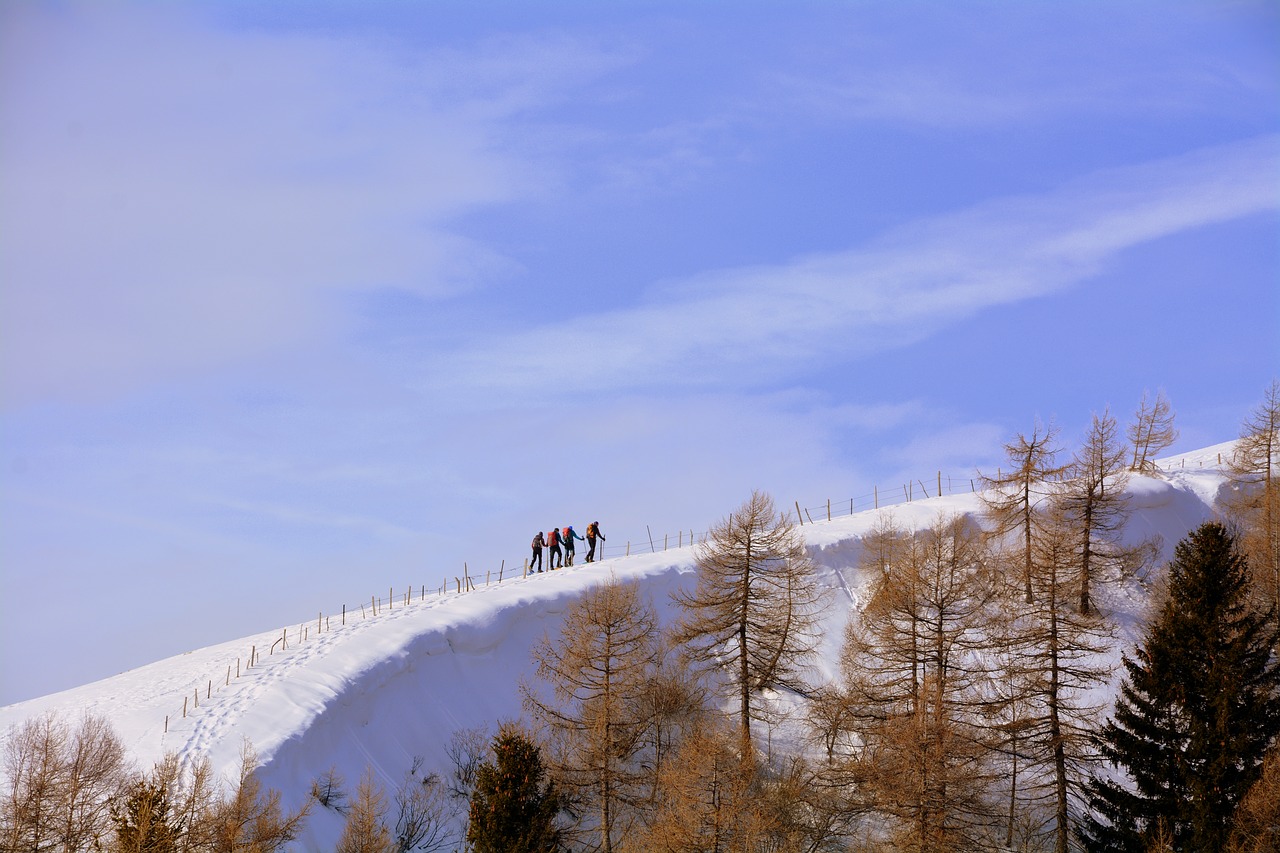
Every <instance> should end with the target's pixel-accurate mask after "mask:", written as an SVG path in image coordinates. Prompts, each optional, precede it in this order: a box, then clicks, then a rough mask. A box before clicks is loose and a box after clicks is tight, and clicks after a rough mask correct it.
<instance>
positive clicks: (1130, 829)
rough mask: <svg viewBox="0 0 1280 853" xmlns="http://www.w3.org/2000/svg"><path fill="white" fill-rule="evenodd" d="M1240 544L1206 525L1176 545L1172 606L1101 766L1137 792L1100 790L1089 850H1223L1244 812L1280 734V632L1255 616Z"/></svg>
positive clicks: (1133, 672)
mask: <svg viewBox="0 0 1280 853" xmlns="http://www.w3.org/2000/svg"><path fill="white" fill-rule="evenodd" d="M1249 583H1250V580H1249V571H1248V565H1247V563H1246V562H1245V560H1244V558H1243V557H1242V556H1241V554H1240V552H1239V550H1238V549H1237V547H1236V542H1235V539H1234V537H1233V536H1232V535H1231V534H1230V533H1229V532H1228V530H1227V529H1226V528H1225V527H1223V526H1222V525H1221V524H1218V523H1212V522H1211V523H1207V524H1204V525H1202V526H1201V527H1200V528H1199V529H1197V530H1195V531H1193V532H1192V533H1191V534H1189V535H1188V537H1187V538H1186V539H1184V540H1183V541H1181V542H1179V543H1178V546H1177V549H1176V550H1175V552H1174V560H1173V563H1172V564H1171V566H1170V577H1169V589H1168V598H1167V600H1166V601H1165V603H1164V605H1163V607H1162V608H1161V610H1160V613H1159V615H1158V617H1157V618H1156V621H1155V622H1154V624H1152V625H1151V626H1150V627H1149V628H1148V630H1147V634H1146V637H1145V640H1144V642H1143V644H1142V646H1141V647H1140V648H1139V649H1138V650H1137V652H1136V655H1135V657H1134V658H1133V659H1129V658H1128V657H1126V658H1125V660H1124V665H1125V669H1126V670H1127V673H1128V675H1127V678H1126V680H1125V683H1124V684H1123V685H1122V686H1121V694H1120V698H1119V699H1118V700H1117V703H1116V710H1115V714H1114V715H1113V716H1112V718H1111V720H1110V721H1108V722H1107V723H1106V725H1105V726H1104V727H1103V729H1102V731H1101V732H1100V733H1099V738H1098V740H1099V746H1100V748H1101V750H1102V753H1103V755H1104V756H1105V757H1106V758H1107V759H1108V760H1109V761H1110V762H1111V764H1112V765H1114V766H1115V767H1116V768H1118V769H1120V770H1122V771H1123V772H1124V774H1125V775H1127V776H1128V777H1129V780H1130V781H1131V784H1124V783H1123V782H1121V781H1116V780H1112V779H1108V778H1100V777H1099V778H1095V779H1093V780H1092V782H1091V783H1090V786H1089V788H1090V795H1091V796H1090V805H1091V807H1092V809H1091V811H1092V813H1091V814H1089V815H1087V816H1086V818H1085V821H1084V829H1083V832H1082V835H1083V838H1084V841H1085V843H1086V847H1087V848H1088V849H1089V850H1090V851H1132V853H1143V851H1146V850H1149V849H1152V848H1151V844H1152V842H1154V841H1157V840H1160V841H1161V842H1162V843H1164V844H1166V845H1167V846H1168V847H1169V848H1170V849H1172V850H1175V851H1194V853H1214V851H1220V850H1223V849H1225V847H1226V843H1227V840H1228V835H1229V832H1230V830H1231V825H1232V818H1233V815H1234V813H1235V810H1236V807H1237V806H1238V805H1239V804H1240V801H1241V799H1242V798H1243V797H1244V795H1245V793H1246V792H1247V791H1248V790H1249V787H1250V786H1251V785H1252V784H1253V782H1254V781H1255V779H1257V777H1258V775H1259V772H1260V765H1261V762H1262V760H1263V756H1264V754H1265V753H1266V751H1267V748H1268V746H1269V745H1271V744H1272V743H1273V742H1274V741H1275V739H1276V737H1277V735H1278V734H1280V661H1277V659H1276V648H1277V642H1278V641H1280V632H1278V631H1277V629H1276V627H1275V623H1274V622H1273V621H1272V620H1270V618H1269V617H1268V616H1267V615H1265V614H1261V613H1259V612H1257V611H1256V610H1255V609H1253V608H1252V606H1251V605H1250V603H1249V601H1250V590H1249Z"/></svg>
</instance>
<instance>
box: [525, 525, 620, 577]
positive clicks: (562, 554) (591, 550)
mask: <svg viewBox="0 0 1280 853" xmlns="http://www.w3.org/2000/svg"><path fill="white" fill-rule="evenodd" d="M597 539H599V540H600V541H601V542H603V541H604V534H603V533H601V532H600V522H598V521H593V522H591V523H590V524H588V525H587V535H586V536H582V535H581V534H579V533H578V531H576V530H574V529H573V525H572V524H570V525H569V526H568V527H565V528H559V527H553V528H551V530H549V531H548V532H547V535H546V537H545V538H543V535H542V531H541V530H539V531H538V533H537V534H536V535H535V536H534V537H533V556H532V557H530V558H529V571H530V572H533V571H535V568H534V567H535V566H536V567H537V568H536V571H538V572H541V571H542V549H543V548H546V549H547V550H548V551H550V552H551V553H550V556H549V557H548V558H547V568H548V569H560V568H564V567H565V566H572V565H573V557H574V550H575V549H574V541H575V540H576V541H578V542H584V541H585V542H586V543H587V562H588V563H590V562H592V561H594V560H595V558H596V540H597ZM600 553H601V554H602V555H603V554H604V546H601V548H600Z"/></svg>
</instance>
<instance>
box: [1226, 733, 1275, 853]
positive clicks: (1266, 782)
mask: <svg viewBox="0 0 1280 853" xmlns="http://www.w3.org/2000/svg"><path fill="white" fill-rule="evenodd" d="M1228 850H1229V851H1230V853H1280V743H1277V744H1274V745H1272V747H1271V750H1270V751H1269V752H1268V753H1267V757H1266V760H1265V761H1263V764H1262V775H1261V776H1260V777H1259V778H1258V781H1257V782H1254V783H1253V787H1252V788H1250V789H1249V793H1248V794H1246V795H1245V798H1244V799H1243V800H1242V801H1241V802H1240V807H1239V808H1238V809H1236V815H1235V826H1234V828H1233V830H1232V833H1231V841H1230V843H1229V845H1228Z"/></svg>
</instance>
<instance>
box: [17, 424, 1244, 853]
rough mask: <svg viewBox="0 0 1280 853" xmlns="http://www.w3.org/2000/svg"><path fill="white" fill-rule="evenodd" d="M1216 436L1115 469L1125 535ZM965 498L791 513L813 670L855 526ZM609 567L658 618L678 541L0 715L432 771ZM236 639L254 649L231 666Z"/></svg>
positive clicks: (298, 788)
mask: <svg viewBox="0 0 1280 853" xmlns="http://www.w3.org/2000/svg"><path fill="white" fill-rule="evenodd" d="M1229 448H1230V445H1220V446H1217V447H1211V448H1208V449H1206V450H1203V451H1200V452H1198V453H1194V454H1186V455H1185V456H1178V457H1175V458H1172V459H1166V460H1162V463H1161V467H1162V469H1163V470H1164V473H1163V474H1162V475H1161V476H1159V477H1137V476H1135V477H1132V478H1131V479H1130V482H1129V493H1130V496H1131V497H1130V507H1131V510H1132V515H1131V518H1130V522H1129V526H1128V529H1127V535H1128V537H1129V538H1130V539H1132V540H1137V539H1141V538H1144V537H1150V536H1152V535H1156V536H1159V537H1160V538H1161V539H1162V540H1163V543H1164V545H1163V547H1164V555H1163V556H1164V558H1166V559H1167V557H1168V556H1169V554H1170V553H1171V551H1172V548H1173V545H1174V544H1175V543H1176V542H1177V540H1178V539H1180V538H1181V537H1182V536H1183V535H1185V533H1186V532H1187V531H1188V530H1190V529H1192V528H1193V527H1195V526H1196V525H1198V524H1199V523H1201V522H1202V521H1204V520H1205V519H1207V518H1209V517H1211V516H1212V515H1213V503H1214V500H1215V498H1216V496H1217V493H1218V490H1219V488H1220V487H1221V485H1222V483H1223V477H1222V474H1221V472H1220V471H1219V470H1218V465H1217V460H1218V458H1219V454H1221V457H1222V458H1225V457H1226V453H1227V450H1229ZM979 509H980V503H979V500H978V496H977V495H972V494H966V495H951V496H946V497H936V498H931V499H925V500H916V501H913V502H911V503H907V504H899V505H897V506H894V507H891V508H885V509H881V510H878V511H868V512H861V513H857V514H854V515H850V516H845V517H842V518H837V519H834V520H832V521H821V522H817V523H808V524H805V525H804V527H803V528H802V532H803V535H804V537H805V540H806V542H807V543H808V545H809V546H810V549H811V551H812V553H813V555H814V557H815V559H816V560H817V561H818V563H819V564H820V565H821V566H822V577H823V582H824V583H826V584H828V585H829V586H830V587H831V588H832V595H831V598H830V601H831V605H830V607H829V609H828V613H827V617H826V618H827V626H826V630H825V632H824V636H825V644H824V647H823V660H822V661H821V662H820V663H819V665H818V667H817V670H818V671H817V675H818V676H819V677H823V676H829V675H831V674H832V673H833V672H834V669H835V661H836V655H837V652H838V649H839V643H840V638H841V636H842V633H843V627H844V624H845V622H846V621H847V619H848V618H849V614H850V612H851V611H852V610H854V609H856V607H857V602H858V600H859V598H860V589H861V588H862V586H863V585H864V579H863V578H862V577H861V576H860V573H859V572H858V571H857V569H856V566H857V565H858V561H859V557H860V555H861V550H862V546H861V539H862V537H863V536H864V535H865V534H866V532H867V531H868V530H870V529H871V528H872V526H873V525H875V524H876V522H877V521H878V519H879V518H880V517H881V515H883V514H891V515H892V516H893V518H894V519H895V520H896V521H897V522H898V523H899V524H900V525H901V526H903V527H907V528H913V527H920V526H924V525H927V524H930V523H931V522H932V521H933V520H934V519H935V518H936V517H937V515H938V514H939V513H948V514H970V513H977V512H978V511H979ZM610 575H612V576H616V577H618V578H622V579H633V580H636V581H638V582H639V583H640V584H641V587H642V590H643V592H644V594H646V595H647V596H649V597H651V598H652V600H653V602H654V604H655V605H656V606H657V608H658V609H659V612H660V613H661V614H663V616H664V618H667V617H669V616H670V615H671V607H670V604H669V598H670V593H671V591H672V590H674V589H675V588H677V587H680V586H682V585H691V584H692V582H693V549H692V548H688V547H685V548H675V549H671V550H668V551H664V552H660V553H657V554H644V555H635V556H630V557H623V558H615V559H610V560H605V561H603V562H599V563H594V564H588V565H578V566H575V567H573V568H570V569H566V570H562V571H556V572H550V573H544V574H540V575H534V576H531V577H528V578H519V577H517V578H509V579H507V580H505V581H504V582H502V583H500V584H499V583H496V582H494V583H491V584H490V585H488V586H485V585H483V584H482V583H481V585H479V586H478V587H477V589H475V591H473V592H464V593H461V594H459V593H457V592H450V593H447V594H444V595H438V594H435V593H434V592H428V594H427V595H426V597H425V598H421V597H418V595H417V594H416V593H415V596H414V598H413V600H412V601H411V603H408V604H405V603H404V602H403V600H401V601H400V602H399V603H398V604H394V605H393V606H391V607H383V608H382V609H381V610H380V612H379V613H378V615H377V616H373V615H372V614H371V613H369V612H368V611H369V609H370V608H368V606H366V607H365V611H366V612H365V613H364V615H362V614H361V611H359V610H354V611H352V610H349V611H348V613H347V617H346V624H345V625H342V624H340V620H339V618H338V617H337V616H335V615H332V614H330V615H329V620H328V627H327V629H325V630H319V631H317V628H318V627H321V625H318V624H317V621H316V620H314V619H313V620H312V621H311V622H310V623H309V624H308V623H303V624H302V625H301V626H300V625H296V624H295V625H291V626H289V627H288V628H287V629H276V630H272V631H268V632H265V633H263V634H260V635H257V636H252V637H245V638H242V639H239V640H234V641H232V642H228V643H224V644H221V645H217V646H210V647H208V648H204V649H199V650H196V651H192V652H189V653H187V654H184V655H180V656H177V657H173V658H170V659H168V660H164V661H159V662H157V663H153V664H150V665H148V666H144V667H141V668H139V669H136V670H132V671H130V672H126V673H123V674H121V675H118V676H115V677H113V678H108V679H104V680H102V681H99V682H96V683H93V684H88V685H85V686H83V687H79V688H76V689H73V690H68V691H65V692H62V693H57V694H53V695H50V696H46V697H42V698H39V699H34V700H31V701H28V702H22V703H19V704H16V705H10V706H8V707H5V708H2V709H0V732H4V731H7V730H8V728H9V727H10V726H11V725H13V724H15V723H19V722H21V721H23V720H24V719H27V718H29V717H32V716H36V715H39V714H42V713H44V712H46V711H53V712H56V713H61V714H67V715H79V714H80V713H81V712H82V711H87V712H90V713H94V714H98V715H101V716H105V717H107V718H108V719H109V720H110V721H111V722H112V724H113V725H114V727H115V728H116V730H117V732H118V733H119V734H120V735H121V736H122V738H123V739H124V741H125V743H126V746H127V747H128V749H129V750H130V752H131V754H132V755H133V757H134V759H135V760H136V761H137V763H138V764H139V765H140V766H141V767H144V768H145V767H147V766H149V765H150V764H151V763H152V762H154V761H156V760H158V759H159V758H160V757H161V756H163V755H164V754H165V753H167V752H174V753H177V754H179V755H180V756H184V757H194V756H198V755H208V756H209V757H210V758H211V760H212V762H213V766H214V768H215V770H216V771H218V772H220V773H222V774H224V775H225V776H226V777H228V778H230V777H232V776H233V775H234V772H235V770H236V768H237V766H238V762H239V757H240V751H241V748H242V745H243V743H244V741H245V739H248V740H249V741H250V742H251V743H252V745H253V747H254V748H255V750H256V751H257V753H258V756H259V758H260V760H261V761H262V763H263V767H262V771H261V774H262V778H263V781H264V782H265V783H266V784H267V785H269V786H271V787H274V788H277V789H279V790H280V791H281V792H282V793H283V795H284V797H283V799H284V802H285V804H286V805H290V804H293V805H296V804H298V803H300V802H301V801H302V799H304V798H305V797H306V796H307V792H308V789H309V786H310V782H311V780H312V779H314V778H315V777H316V776H318V775H319V774H320V773H322V772H323V771H325V770H326V769H328V768H330V767H336V768H337V769H338V770H339V771H340V772H341V773H342V775H343V776H345V777H346V778H347V779H348V780H355V779H358V778H359V777H360V775H361V774H362V773H363V772H364V770H365V768H366V767H368V766H372V767H374V768H375V770H376V771H377V772H378V773H379V775H380V776H381V777H382V779H383V781H384V783H386V784H388V785H391V784H394V783H396V782H398V780H399V779H400V778H401V777H402V775H403V774H404V772H405V771H406V770H407V769H408V768H409V765H410V763H411V761H412V760H413V758H414V757H415V756H421V757H422V758H423V760H424V767H425V768H426V769H428V770H440V771H446V770H447V769H448V767H449V762H448V758H447V755H446V751H445V750H446V746H447V744H448V742H449V739H450V737H451V735H452V734H453V733H454V732H455V731H458V730H460V729H466V728H471V727H476V726H492V725H493V724H495V723H496V722H497V721H499V720H502V719H508V718H514V717H518V716H520V713H521V707H520V698H519V691H518V687H517V685H518V682H519V680H520V679H521V678H523V677H527V676H529V675H531V674H532V666H531V662H530V653H529V649H530V647H531V646H532V645H533V643H534V641H535V640H536V639H538V638H539V637H541V636H542V635H543V634H544V633H550V634H552V635H553V636H554V634H555V632H556V631H557V630H558V628H559V622H560V619H561V618H562V614H563V612H564V610H565V608H566V606H567V605H568V604H569V603H570V602H572V601H573V600H574V598H575V597H577V596H578V595H579V594H580V593H581V592H582V591H583V590H584V589H586V588H588V587H590V586H591V585H593V584H595V583H597V582H598V581H600V580H601V579H603V578H606V577H609V576H610ZM1143 604H1144V596H1143V594H1142V590H1141V587H1140V586H1135V587H1126V588H1118V587H1112V588H1104V590H1103V591H1102V606H1104V607H1109V608H1110V609H1111V610H1112V611H1113V612H1114V613H1115V615H1116V616H1117V617H1118V621H1119V623H1120V625H1121V626H1122V631H1123V632H1124V633H1123V635H1122V636H1128V637H1131V636H1132V632H1133V626H1134V625H1135V624H1136V623H1137V619H1138V617H1139V616H1140V614H1141V610H1142V607H1143ZM126 618H127V617H126ZM300 628H304V629H305V639H301V638H300V636H299V630H300ZM285 630H287V632H288V643H287V648H284V649H282V648H281V647H280V645H279V643H278V641H279V640H280V639H281V635H282V632H283V631H285ZM273 644H275V647H274V650H273ZM254 647H256V650H257V653H258V655H259V657H258V662H257V663H256V664H255V665H254V666H253V667H252V668H248V667H247V666H246V664H247V662H248V659H249V654H250V649H251V648H254ZM237 668H238V669H239V675H238V677H237ZM197 694H198V696H199V707H195V699H196V695H197ZM184 701H185V702H186V703H187V714H186V716H185V718H184V717H183V706H184ZM166 725H167V731H166ZM0 736H2V735H0ZM339 831H340V826H339V825H338V823H337V818H336V817H334V816H333V815H331V814H327V813H324V812H323V810H321V811H318V812H317V813H316V814H315V816H313V818H312V819H311V821H310V823H309V825H308V830H307V843H306V844H305V845H304V846H305V847H307V848H308V849H310V847H312V846H315V847H317V848H319V847H323V846H324V845H325V843H326V842H327V841H328V840H331V839H332V838H334V837H335V835H336V833H337V832H339Z"/></svg>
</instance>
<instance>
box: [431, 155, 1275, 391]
mask: <svg viewBox="0 0 1280 853" xmlns="http://www.w3.org/2000/svg"><path fill="white" fill-rule="evenodd" d="M1278 153H1280V137H1278V136H1273V135H1268V136H1262V137H1257V138H1253V139H1248V140H1244V141H1241V142H1237V143H1234V144H1228V145H1222V146H1215V147H1212V148H1208V149H1204V150H1199V151H1195V152H1192V153H1190V154H1186V155H1183V156H1180V157H1174V158H1169V159H1165V160H1160V161H1156V162H1151V163H1144V164H1140V165H1137V166H1133V167H1129V168H1125V169H1113V170H1108V171H1106V172H1102V173H1098V174H1095V175H1093V176H1091V177H1089V178H1087V179H1084V180H1081V181H1078V182H1075V183H1073V184H1071V185H1069V186H1066V187H1063V188H1061V189H1059V190H1057V191H1054V192H1051V193H1048V194H1046V195H1042V196H1036V197H1019V198H1013V199H1003V200H997V201H993V202H989V203H985V204H982V205H979V206H977V207H974V208H972V209H969V210H965V211H962V212H960V213H957V214H954V215H950V216H944V217H938V218H933V219H929V220H927V221H922V222H918V223H915V224H913V225H908V226H905V227H902V228H899V229H895V230H894V231H893V232H891V233H889V234H887V235H885V236H884V237H883V238H881V239H880V240H878V241H876V242H874V243H872V244H869V245H867V246H865V247H863V248H859V249H853V250H849V251H845V252H837V253H830V254H822V255H813V256H808V257H802V258H798V259H796V260H795V261H793V262H791V263H789V264H783V265H776V266H761V267H751V268H740V269H729V270H725V271H720V272H714V273H708V274H705V275H702V276H697V277H693V278H690V279H687V280H683V281H679V282H674V283H669V284H664V285H661V286H658V287H655V288H654V289H653V290H652V291H651V293H650V294H649V296H650V299H649V300H648V301H647V302H646V303H644V304H642V305H639V306H637V307H635V308H633V309H629V310H622V311H614V312H610V313H606V314H601V315H599V316H595V317H590V318H582V317H578V318H574V319H573V323H574V325H575V328H576V331H575V332H574V334H573V335H572V336H570V335H568V334H560V330H558V329H557V328H556V327H554V326H553V327H543V328H539V329H533V330H530V331H527V332H522V333H519V334H515V335H503V336H501V337H496V338H493V339H486V340H484V341H482V342H481V343H479V344H477V345H475V346H472V347H469V348H465V349H463V350H461V351H459V352H455V353H452V354H448V355H444V356H442V357H440V359H439V361H438V362H437V364H438V368H439V369H438V371H437V370H433V371H432V373H431V374H430V376H429V379H428V382H429V383H430V384H433V385H439V386H447V387H450V388H455V387H456V386H455V384H454V383H457V384H458V385H460V386H462V388H473V389H478V390H483V391H486V392H488V391H493V390H495V389H497V390H500V391H502V392H505V393H507V394H518V393H519V390H520V389H521V388H526V387H539V386H538V383H537V379H538V377H544V376H560V375H566V374H572V375H574V376H575V378H576V381H577V383H578V389H579V390H580V391H581V390H592V391H605V390H609V389H618V388H627V387H631V388H643V387H648V386H656V385H668V386H669V385H677V386H679V385H684V386H692V387H697V386H701V385H705V384H709V383H724V382H728V383H729V384H731V385H738V386H750V385H752V384H754V383H756V382H758V381H762V380H765V381H767V380H769V379H773V378H776V377H778V376H779V375H783V374H786V373H789V372H794V371H795V370H797V369H798V368H799V367H801V366H802V365H803V364H804V363H805V362H806V361H807V360H809V359H812V358H815V357H824V358H837V359H841V358H853V357H858V356H860V355H865V354H868V353H871V352H875V351H880V350H884V349H887V348H892V347H896V346H899V345H901V344H902V343H904V342H910V341H915V340H919V339H921V338H922V337H924V336H926V335H928V334H930V333H932V332H933V331H935V330H937V329H938V328H940V327H942V326H943V325H946V324H950V323H955V322H959V321H961V320H964V319H966V318H968V317H971V316H972V315H973V314H974V313H975V312H978V311H981V310H982V309H984V308H989V307H993V306H996V305H1001V304H1007V303H1012V302H1017V301H1020V300H1025V299H1029V298H1034V297H1037V296H1041V295H1045V294H1049V293H1052V292H1056V291H1059V290H1062V289H1064V288H1067V287H1070V286H1072V285H1074V284H1076V283H1077V282H1079V281H1081V280H1083V279H1085V278H1087V277H1088V276H1090V275H1092V274H1095V273H1096V272H1097V271H1098V270H1099V269H1101V268H1102V267H1103V266H1104V265H1105V264H1107V263H1108V262H1109V261H1110V260H1111V259H1112V258H1114V257H1115V256H1116V255H1118V254H1119V253H1120V252H1123V251H1124V250H1125V249H1128V248H1130V247H1134V246H1137V245H1140V244H1142V243H1144V242H1147V241H1150V240H1154V239H1157V238H1160V237H1164V236H1167V235H1171V234H1176V233H1179V232H1182V231H1187V230H1190V229H1194V228H1198V227H1201V226H1205V225H1211V224H1214V223H1219V222H1225V221H1230V220H1233V219H1237V218H1240V217H1245V216H1249V215H1252V214H1257V213H1262V212H1266V211H1272V210H1275V209H1276V208H1277V207H1278V206H1280V194H1278V193H1277V190H1276V186H1275V182H1274V174H1275V170H1276V164H1277V161H1278V159H1280V157H1278ZM547 339H553V340H559V339H564V340H566V341H570V343H566V344H565V345H563V346H557V347H552V348H548V347H545V346H541V345H540V341H544V340H547Z"/></svg>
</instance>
